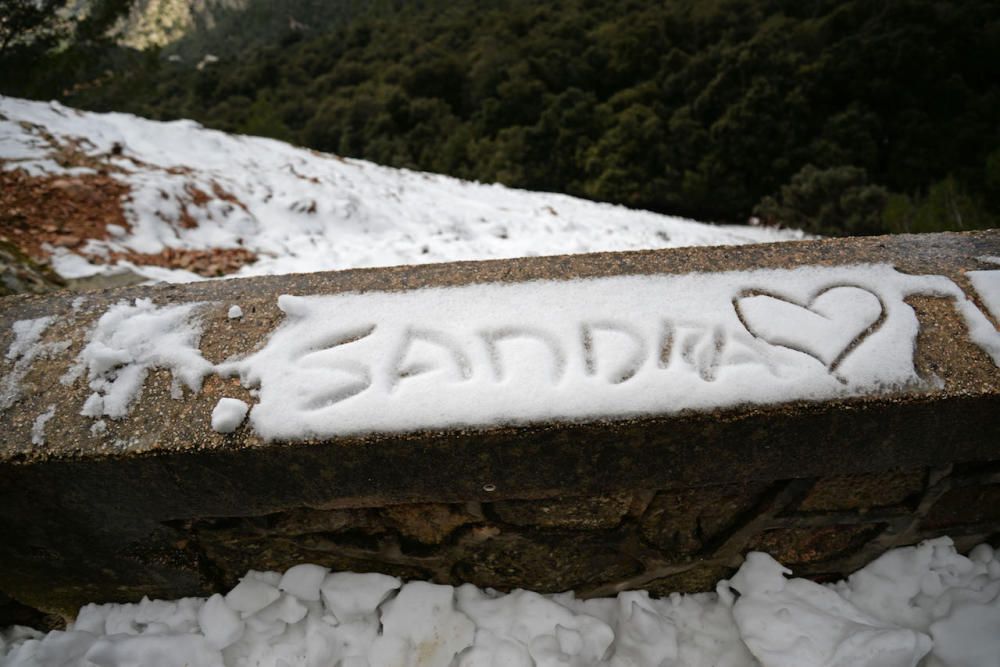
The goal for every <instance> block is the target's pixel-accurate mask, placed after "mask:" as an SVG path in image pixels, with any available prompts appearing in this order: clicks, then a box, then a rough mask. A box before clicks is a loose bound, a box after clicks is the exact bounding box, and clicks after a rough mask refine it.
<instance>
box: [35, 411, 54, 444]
mask: <svg viewBox="0 0 1000 667" xmlns="http://www.w3.org/2000/svg"><path fill="white" fill-rule="evenodd" d="M55 415H56V406H55V405H50V406H49V407H48V409H47V410H46V411H45V412H43V413H42V414H40V415H38V416H37V417H35V421H34V423H33V424H32V425H31V444H33V445H44V444H45V425H46V424H47V423H48V422H49V420H50V419H52V418H53V417H55Z"/></svg>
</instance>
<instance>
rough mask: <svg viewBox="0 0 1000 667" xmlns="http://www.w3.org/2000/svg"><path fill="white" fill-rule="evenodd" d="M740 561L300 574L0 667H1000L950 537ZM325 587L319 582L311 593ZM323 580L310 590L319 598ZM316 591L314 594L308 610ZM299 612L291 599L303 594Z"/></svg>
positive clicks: (137, 614)
mask: <svg viewBox="0 0 1000 667" xmlns="http://www.w3.org/2000/svg"><path fill="white" fill-rule="evenodd" d="M789 574H790V572H789V570H787V569H786V568H783V567H782V566H781V565H780V564H778V563H777V562H776V561H774V560H773V559H772V558H771V557H770V556H767V555H766V554H762V553H752V554H749V555H748V557H747V559H746V562H745V563H744V564H743V566H742V567H741V568H740V570H739V572H738V573H737V574H736V575H735V576H734V577H733V578H732V579H731V580H728V581H726V580H723V581H721V582H719V584H718V586H717V587H716V592H715V593H702V594H693V595H679V594H674V595H671V596H669V597H665V598H662V599H655V598H652V597H650V596H649V595H648V594H647V593H645V592H643V591H629V592H623V593H620V594H619V595H618V596H617V597H616V598H603V599H591V600H580V599H577V598H576V597H575V596H574V595H573V594H572V593H562V594H559V595H547V596H546V595H539V594H537V593H533V592H530V591H524V590H517V591H513V592H511V593H509V594H501V593H498V592H496V591H492V590H485V591H484V590H480V589H477V588H475V587H474V586H471V585H469V584H466V585H463V586H460V587H458V588H452V587H450V586H440V585H435V584H430V583H426V582H419V581H414V582H410V583H407V584H402V582H400V581H399V580H398V579H395V578H393V577H387V576H385V575H378V574H354V573H346V572H340V573H333V574H327V573H326V570H325V568H321V567H319V566H302V565H300V566H296V567H294V568H292V569H290V570H289V571H287V572H286V573H285V574H284V575H280V574H278V573H275V572H249V573H248V574H247V576H246V577H244V579H243V580H242V581H241V582H240V583H239V585H237V586H236V588H234V589H233V590H232V591H230V592H229V594H228V595H225V596H223V595H213V596H212V597H210V598H208V599H207V600H201V599H196V598H184V599H181V600H176V601H173V602H168V601H151V600H148V599H143V600H142V602H140V603H138V604H124V605H118V604H106V605H93V604H92V605H87V606H85V607H83V608H82V609H81V610H80V613H79V615H78V616H77V618H76V621H75V622H74V623H73V624H71V625H70V626H69V628H68V629H67V630H66V631H65V632H60V631H54V632H50V633H47V634H43V633H39V632H35V631H31V630H28V629H25V628H11V629H9V630H6V631H3V632H2V633H0V662H2V664H4V665H5V666H6V667H27V666H29V665H30V666H31V667H36V666H38V665H81V667H82V666H86V665H101V666H107V667H111V666H114V667H126V666H130V665H158V666H159V665H167V666H172V665H177V666H181V665H185V666H186V667H222V666H233V667H237V666H239V667H242V666H247V665H259V666H262V667H263V666H267V667H279V666H283V667H291V666H302V667H324V666H327V665H341V666H342V667H365V666H368V667H381V666H389V665H393V666H396V665H410V666H411V667H448V666H450V665H454V666H455V667H496V666H498V665H511V666H514V667H532V666H533V665H536V666H539V667H557V666H560V665H570V666H575V667H587V666H590V665H593V666H595V667H596V666H598V665H607V666H608V667H914V666H915V665H917V664H920V665H925V666H926V667H996V665H997V657H998V656H1000V559H998V557H997V554H996V553H995V552H994V550H993V549H992V548H990V547H989V546H988V545H982V546H979V547H977V548H976V549H974V550H973V551H972V552H971V553H970V555H969V557H965V556H962V555H960V554H959V553H957V552H956V550H955V548H954V545H953V544H952V542H951V540H949V539H948V538H940V539H936V540H931V541H928V542H924V543H922V544H920V545H918V546H916V547H907V548H903V549H896V550H894V551H890V552H888V553H886V554H885V555H883V556H882V557H881V558H879V559H878V560H876V561H875V562H873V563H871V564H870V565H868V566H867V567H865V568H863V569H861V570H859V571H858V572H856V573H855V574H853V575H852V576H851V577H849V578H848V579H847V580H845V581H841V582H839V583H837V584H833V585H820V584H816V583H813V582H810V581H807V580H804V579H794V578H788V575H789ZM321 577H322V580H321ZM320 581H321V583H319V582H320ZM317 587H319V590H321V591H322V595H321V597H319V598H317V595H316V594H317ZM300 593H301V594H302V595H303V597H299V594H300Z"/></svg>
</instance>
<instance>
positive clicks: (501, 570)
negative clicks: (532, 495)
mask: <svg viewBox="0 0 1000 667" xmlns="http://www.w3.org/2000/svg"><path fill="white" fill-rule="evenodd" d="M641 571H642V565H641V563H640V562H639V561H637V560H634V559H631V558H629V557H627V556H625V555H624V554H622V553H621V552H620V551H618V549H617V548H616V545H615V542H614V541H613V540H612V539H609V537H608V536H589V535H586V534H582V533H579V532H564V533H558V532H554V531H547V532H546V533H545V534H544V535H535V536H532V537H526V536H522V535H516V534H501V535H499V536H497V537H495V538H493V539H490V540H487V541H486V542H484V543H483V544H482V545H481V546H480V547H479V548H478V549H476V550H475V551H473V552H471V553H470V554H468V556H467V557H466V559H464V560H462V561H460V562H459V563H458V564H457V565H456V566H455V570H454V573H453V574H454V578H455V579H456V580H458V581H466V582H469V583H472V584H475V585H477V586H481V587H487V586H489V587H492V588H497V589H501V590H510V589H512V588H527V589H529V590H533V591H538V592H543V593H557V592H560V591H565V590H570V589H578V588H581V587H583V586H584V585H586V584H591V583H595V582H603V581H613V580H616V579H625V578H628V577H630V576H633V575H636V574H638V573H639V572H641Z"/></svg>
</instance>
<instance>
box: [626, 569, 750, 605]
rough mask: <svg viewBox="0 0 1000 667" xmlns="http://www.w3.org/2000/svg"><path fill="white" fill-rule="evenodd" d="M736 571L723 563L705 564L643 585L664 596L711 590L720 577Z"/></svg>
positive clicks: (652, 592) (726, 576) (725, 576)
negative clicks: (681, 592)
mask: <svg viewBox="0 0 1000 667" xmlns="http://www.w3.org/2000/svg"><path fill="white" fill-rule="evenodd" d="M735 572H736V569H735V568H732V567H726V566H725V565H717V564H707V565H695V566H694V567H692V568H690V569H688V570H684V571H683V572H678V573H677V574H671V575H668V576H666V577H660V578H658V579H654V580H652V581H650V582H649V583H647V584H644V585H643V589H644V590H647V591H649V592H650V594H651V595H655V596H659V597H666V596H668V595H670V594H671V593H676V592H677V591H712V590H714V589H715V584H717V583H718V582H719V580H720V579H728V578H729V577H731V576H732V575H733V574H734V573H735Z"/></svg>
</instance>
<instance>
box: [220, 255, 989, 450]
mask: <svg viewBox="0 0 1000 667" xmlns="http://www.w3.org/2000/svg"><path fill="white" fill-rule="evenodd" d="M911 294H927V295H934V296H940V297H949V298H952V299H953V300H954V301H955V303H956V306H957V307H958V309H959V312H961V313H962V315H963V316H964V317H965V318H966V320H967V321H968V322H969V323H970V330H972V331H973V333H975V332H976V331H979V332H980V334H981V335H980V336H979V339H978V340H977V342H979V343H980V344H981V345H984V347H988V348H990V350H991V353H993V354H994V358H997V356H998V354H997V353H996V346H997V342H996V331H995V330H994V329H993V327H992V325H990V324H989V322H988V320H986V318H985V317H984V316H983V315H982V313H981V312H980V311H978V310H977V309H976V308H975V307H974V306H973V305H972V304H971V302H969V301H968V300H967V299H966V297H965V295H964V294H963V293H962V292H961V290H959V289H958V287H957V286H956V285H955V284H954V283H953V282H951V281H950V280H948V279H947V278H944V277H941V276H913V275H906V274H902V273H899V272H897V271H896V270H895V269H893V268H892V267H891V266H888V265H857V266H847V267H803V268H799V269H789V270H761V271H746V272H727V273H702V274H685V275H650V276H620V277H610V278H594V279H585V280H572V281H539V282H530V283H513V284H503V283H493V284H485V285H469V286H464V287H450V288H430V289H421V290H413V291H408V292H374V293H371V292H369V293H346V294H338V295H329V296H303V297H295V296H287V295H286V296H282V297H280V299H279V306H280V308H281V309H282V311H284V313H285V315H286V320H285V322H284V323H283V324H282V325H281V326H280V327H279V328H278V330H276V331H275V332H274V334H272V336H271V338H270V339H269V340H268V342H267V344H266V345H265V346H264V347H263V348H262V349H261V350H260V351H259V352H257V353H255V354H253V355H252V356H250V357H248V358H246V359H244V360H241V361H236V362H231V363H228V364H223V365H221V366H220V367H218V368H217V370H218V372H221V373H223V374H235V373H239V374H240V375H241V377H242V379H243V381H244V383H245V384H247V385H248V386H256V387H259V390H260V402H259V403H258V404H257V405H256V406H254V407H253V409H252V411H251V421H252V423H253V426H254V428H255V430H256V431H257V432H258V433H259V434H261V435H262V436H263V437H265V438H268V439H275V438H281V439H295V438H308V437H324V436H333V435H342V434H350V433H360V432H370V431H400V430H411V429H427V428H441V427H450V426H479V425H490V424H496V423H527V422H538V421H543V420H577V419H587V418H594V417H597V418H600V417H620V416H630V415H640V414H662V413H671V412H676V411H679V410H684V409H711V408H718V407H725V406H732V405H736V404H740V403H774V402H784V401H789V400H797V399H806V400H816V399H825V398H833V397H837V396H844V395H857V394H863V393H871V392H875V391H883V390H886V389H891V388H898V387H903V386H910V385H913V384H921V383H923V380H922V379H921V378H920V377H919V376H918V375H917V373H916V371H915V369H914V366H913V352H914V345H915V341H916V335H917V332H918V329H919V324H918V322H917V319H916V316H915V315H914V313H913V310H912V309H911V308H910V307H909V306H908V305H906V303H905V302H904V299H905V298H906V297H907V296H909V295H911ZM973 325H975V326H973ZM987 329H988V332H987ZM990 336H992V338H991V337H990ZM973 337H974V338H976V337H975V336H973Z"/></svg>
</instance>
